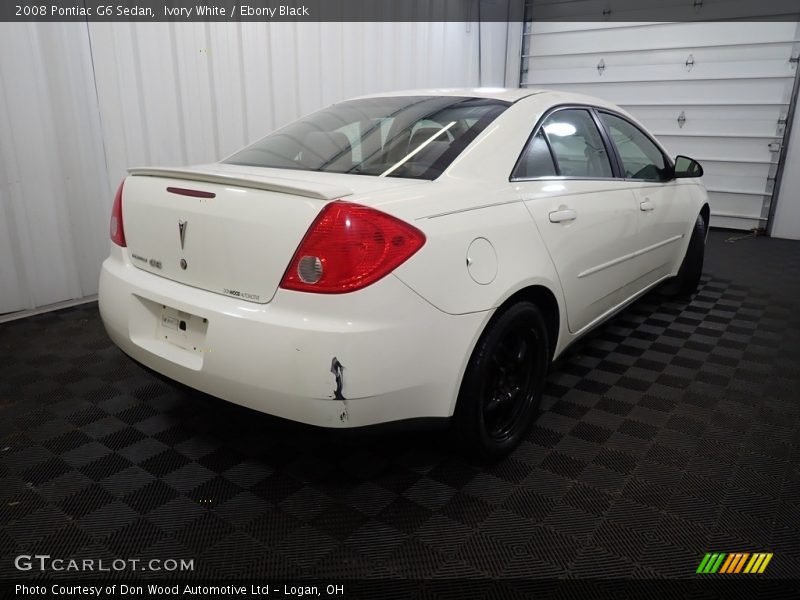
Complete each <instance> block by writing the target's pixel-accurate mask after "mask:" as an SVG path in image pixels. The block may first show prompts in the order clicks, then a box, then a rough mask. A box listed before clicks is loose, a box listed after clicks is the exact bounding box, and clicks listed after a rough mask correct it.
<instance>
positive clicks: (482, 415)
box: [455, 301, 550, 458]
mask: <svg viewBox="0 0 800 600" xmlns="http://www.w3.org/2000/svg"><path fill="white" fill-rule="evenodd" d="M549 360H550V353H549V342H548V337H547V327H546V326H545V322H544V318H543V317H542V314H541V312H540V311H539V309H538V308H537V306H536V305H535V304H533V303H531V302H527V301H524V302H518V303H517V304H514V305H512V306H510V307H509V308H507V309H506V310H504V311H503V312H502V313H501V314H500V315H498V316H496V317H495V319H494V320H493V321H492V322H491V323H490V324H489V326H488V327H487V329H486V331H484V333H483V335H482V336H481V339H480V340H479V341H478V344H477V346H476V347H475V350H474V351H473V353H472V356H471V358H470V362H469V364H468V365H467V370H466V373H465V375H464V380H463V381H462V383H461V390H460V392H459V396H458V403H457V405H456V414H455V421H456V427H457V428H458V431H459V434H460V435H461V437H462V439H463V441H465V442H467V443H468V445H469V446H470V447H471V448H472V449H473V450H477V451H478V453H480V454H482V455H483V456H485V457H488V458H500V457H502V456H505V455H506V454H508V453H509V452H510V451H511V450H513V449H514V447H516V445H517V444H519V443H520V441H522V439H523V437H524V436H525V433H526V432H527V431H528V428H529V426H530V424H531V423H532V421H533V419H534V417H535V415H536V412H537V410H538V407H539V403H540V401H541V396H542V390H543V389H544V383H545V377H546V375H547V367H548V363H549Z"/></svg>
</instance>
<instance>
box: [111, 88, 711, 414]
mask: <svg viewBox="0 0 800 600" xmlns="http://www.w3.org/2000/svg"><path fill="white" fill-rule="evenodd" d="M406 94H409V93H408V92H397V93H394V94H381V96H388V95H397V96H402V95H406ZM413 94H414V95H459V96H466V97H487V98H498V99H505V100H508V101H511V102H513V104H512V105H511V106H510V107H509V108H508V109H507V110H505V112H503V113H502V114H500V115H499V116H498V117H497V118H496V119H495V120H494V121H493V122H492V123H491V124H490V125H489V126H488V127H487V128H486V129H485V130H484V131H483V132H482V133H480V134H479V135H478V136H477V138H475V139H474V140H473V141H472V142H471V143H470V144H469V145H468V146H467V148H466V149H465V150H464V151H463V152H461V154H460V155H459V156H458V157H457V158H456V159H455V160H454V161H453V162H452V163H451V164H450V165H449V167H448V168H447V169H446V170H445V172H444V173H443V174H442V175H441V176H440V177H438V178H437V179H435V180H433V181H426V180H417V179H403V178H391V177H375V176H365V175H350V174H340V173H325V172H311V171H287V170H285V169H272V168H259V167H243V166H236V165H230V164H221V163H220V164H213V165H202V166H198V167H193V168H189V169H137V170H132V172H131V175H129V176H128V178H127V179H126V181H125V184H124V194H123V203H122V213H123V217H124V219H123V220H124V224H125V233H126V238H127V247H119V246H116V245H114V244H112V251H111V254H110V256H109V258H108V259H107V260H106V261H105V262H104V264H103V269H102V273H101V278H100V292H99V301H100V312H101V317H102V319H103V322H104V324H105V326H106V329H107V331H108V333H109V335H110V337H111V338H112V340H113V341H114V343H116V344H117V345H118V346H119V347H120V348H121V349H122V350H123V351H125V352H126V353H127V354H129V355H130V356H132V357H133V358H134V359H136V360H138V361H139V362H141V363H142V364H144V365H146V366H148V367H150V368H152V369H154V370H155V371H157V372H159V373H162V374H164V375H166V376H168V377H170V378H172V379H175V380H177V381H180V382H182V383H184V384H186V385H188V386H191V387H193V388H196V389H199V390H202V391H204V392H207V393H209V394H212V395H215V396H218V397H220V398H223V399H226V400H228V401H231V402H234V403H237V404H241V405H244V406H247V407H250V408H253V409H256V410H260V411H263V412H267V413H270V414H274V415H277V416H280V417H284V418H288V419H292V420H296V421H301V422H305V423H310V424H314V425H320V426H326V427H357V426H363V425H372V424H376V423H382V422H388V421H398V420H404V419H412V418H418V417H448V416H451V415H452V414H453V411H454V408H455V403H456V399H457V396H458V391H459V386H460V383H461V379H462V377H463V374H464V371H465V368H466V365H467V363H468V361H469V358H470V355H471V353H472V350H473V348H474V347H475V344H476V343H477V340H478V339H479V337H480V335H481V333H482V332H483V330H484V328H485V326H486V324H487V323H488V322H489V321H490V319H491V317H492V315H493V314H495V311H496V310H497V309H498V307H500V306H502V305H503V303H504V302H506V301H507V300H508V299H509V298H510V297H512V296H513V295H514V294H517V293H519V292H521V291H524V290H528V289H531V288H532V287H536V288H537V289H540V290H546V291H547V293H548V294H549V295H550V296H551V297H552V298H553V299H554V301H555V303H556V304H557V307H558V308H557V321H558V323H557V337H556V339H555V340H554V344H553V348H552V351H553V352H552V353H553V356H554V357H555V356H558V355H559V354H560V353H561V352H562V351H563V350H564V348H566V347H567V346H568V345H569V344H570V343H571V342H573V341H574V340H575V339H577V338H578V337H580V335H582V334H583V333H585V332H586V331H587V330H588V329H590V328H591V327H593V326H595V325H596V324H597V323H599V322H601V321H602V320H604V319H605V318H607V317H608V316H609V315H611V314H613V313H614V312H615V311H618V310H619V309H621V308H622V307H624V306H626V305H627V304H629V303H630V302H632V301H633V300H634V299H635V298H637V297H638V296H640V295H641V294H643V293H645V292H646V291H647V290H648V289H651V288H652V287H653V286H654V285H656V284H658V283H659V282H661V281H663V280H664V279H666V278H668V277H670V276H673V275H675V274H676V273H677V270H678V267H679V265H680V263H681V260H682V258H683V256H684V254H685V252H686V248H687V245H688V240H689V236H690V235H691V232H692V230H693V227H694V223H695V220H696V218H697V215H698V214H699V212H700V210H701V208H702V207H703V205H704V204H705V203H707V196H706V193H705V190H704V188H703V187H702V184H700V183H699V182H698V181H697V180H689V179H683V180H673V181H671V182H668V183H666V184H652V183H647V182H642V181H630V180H624V179H606V180H589V179H584V180H578V179H569V178H543V179H534V180H529V181H512V180H511V177H510V176H511V172H512V169H513V167H514V165H515V163H516V161H517V159H518V157H519V156H520V153H521V151H522V149H523V148H524V146H525V144H526V143H527V141H528V139H529V137H530V135H531V132H532V130H533V127H534V125H535V124H536V123H537V121H539V119H540V118H541V117H542V116H543V115H544V114H545V113H546V112H547V111H548V110H549V109H551V108H552V107H553V106H557V105H560V104H586V105H591V106H596V107H603V108H608V109H611V110H615V111H616V112H618V113H620V114H623V115H626V116H628V118H629V119H630V120H631V121H633V122H636V121H635V120H634V119H632V118H630V116H629V115H627V114H626V113H625V112H624V111H622V110H620V109H618V108H617V107H615V106H614V105H611V104H608V103H605V102H603V101H600V100H597V99H594V98H588V97H584V96H579V95H576V94H562V93H554V92H547V93H541V92H536V91H535V90H499V91H486V90H479V91H476V90H426V91H414V92H413ZM168 186H171V187H178V188H187V187H188V188H191V189H193V190H200V191H205V192H209V193H214V194H216V196H215V198H213V199H208V198H193V197H186V196H179V195H173V194H170V193H168V192H166V191H165V188H166V187H168ZM339 198H344V199H345V200H347V201H349V202H354V203H358V204H362V205H366V206H370V207H373V208H376V209H378V210H380V211H383V212H386V213H388V214H390V215H392V216H394V217H397V218H399V219H401V220H403V221H406V222H408V223H411V224H413V225H414V226H415V227H416V228H418V229H419V230H421V231H422V232H423V233H424V234H425V236H426V238H427V239H426V243H425V244H424V246H423V247H422V248H421V249H420V250H419V251H418V252H417V253H416V254H415V255H413V256H412V257H411V258H410V259H409V260H407V261H406V262H405V263H403V264H401V265H400V266H399V267H398V268H396V269H395V270H394V272H393V273H392V274H390V275H388V276H386V277H384V278H383V279H381V280H379V281H378V282H376V283H374V284H372V285H370V286H368V287H366V288H364V289H361V290H359V291H356V292H350V293H345V294H339V295H329V294H313V293H303V292H295V291H288V290H285V289H282V288H280V287H279V283H280V281H281V278H282V276H283V273H284V272H285V270H286V268H287V266H288V264H289V262H290V260H291V258H292V256H293V254H294V253H295V250H296V249H297V247H298V244H299V243H300V241H301V239H302V238H303V236H304V234H305V232H306V231H307V229H308V227H309V225H310V224H311V223H312V221H314V219H315V217H316V216H317V214H318V213H319V212H320V210H322V208H323V207H324V206H325V205H326V204H328V203H329V202H331V201H334V200H336V199H339ZM645 202H647V203H649V204H648V205H647V206H648V207H649V206H650V205H652V207H653V210H642V209H641V205H642V203H645ZM565 209H569V210H574V211H575V213H576V218H575V219H574V220H569V221H562V222H555V223H554V222H551V219H550V213H552V212H554V211H559V210H565ZM179 221H188V226H187V227H188V229H187V230H186V240H185V247H184V248H181V247H180V245H178V243H177V240H178V222H179ZM181 258H183V259H185V260H186V261H187V262H188V268H182V267H181V263H180V260H181ZM150 259H154V260H155V261H156V263H159V264H160V267H159V265H155V266H154V265H152V264H151V263H150ZM242 294H245V295H244V296H242ZM164 307H167V308H164ZM170 311H173V312H170ZM175 311H180V313H179V314H185V315H192V316H194V317H196V318H197V320H191V321H189V322H190V323H193V324H194V325H192V326H191V327H190V328H189V330H188V331H177V330H175V329H174V327H173V326H174V323H172V321H171V319H172V317H170V316H169V315H174V314H175ZM203 319H206V321H205V322H204V321H202V320H203ZM165 328H167V329H165ZM165 334H166V335H165ZM198 344H199V347H197V345H198ZM334 360H335V361H338V363H339V364H340V365H341V366H342V369H341V371H340V372H339V375H340V377H341V380H342V381H341V382H337V373H336V369H335V368H334ZM339 383H343V385H341V386H340V388H339V389H337V385H338V384H339Z"/></svg>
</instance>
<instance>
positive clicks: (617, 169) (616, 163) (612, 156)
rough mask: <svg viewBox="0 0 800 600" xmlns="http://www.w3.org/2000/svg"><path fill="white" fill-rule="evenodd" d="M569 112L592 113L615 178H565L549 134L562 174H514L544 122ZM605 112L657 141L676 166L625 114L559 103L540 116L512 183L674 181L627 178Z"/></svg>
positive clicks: (510, 177)
mask: <svg viewBox="0 0 800 600" xmlns="http://www.w3.org/2000/svg"><path fill="white" fill-rule="evenodd" d="M569 109H579V110H586V111H588V112H589V114H590V115H591V117H592V120H593V121H594V124H595V127H597V130H598V131H599V132H600V137H601V139H602V140H603V145H604V146H605V149H606V154H608V158H609V162H610V163H611V172H612V174H613V175H612V176H611V177H576V176H567V175H561V174H560V172H561V169H560V167H559V165H558V161H557V160H556V158H555V156H554V155H553V148H552V147H551V146H550V140H548V139H547V135H545V136H544V139H545V141H546V142H547V148H548V150H550V158H551V159H552V160H553V165H554V166H555V168H556V172H557V173H559V175H543V176H541V177H516V176H515V175H514V173H515V172H516V171H517V168H518V167H519V164H520V162H521V161H522V159H523V157H524V155H525V151H526V150H527V149H528V146H529V145H530V144H531V143H532V142H533V138H534V137H535V136H536V134H537V133H539V130H540V129H541V128H542V125H543V124H544V122H545V121H546V120H547V119H548V118H549V117H550V116H551V115H553V114H555V113H557V112H559V111H562V110H569ZM601 112H605V113H608V114H610V115H613V116H615V117H618V118H620V119H622V120H623V121H626V122H628V123H629V124H630V125H632V126H633V127H635V128H636V129H637V130H638V131H641V132H642V133H643V134H644V136H645V137H646V138H647V139H649V140H650V141H651V142H653V143H654V144H655V146H656V148H658V150H659V151H660V152H661V155H662V156H663V157H664V159H665V162H666V164H667V165H668V166H669V167H671V168H674V167H675V165H674V164H673V162H672V159H671V158H670V156H669V154H667V152H666V151H665V150H664V147H663V146H662V145H661V144H660V143H658V141H656V140H655V139H654V138H653V136H651V135H650V134H649V133H647V132H646V131H644V130H642V128H641V127H640V126H639V125H637V124H636V123H634V122H632V121H631V120H630V119H629V118H627V117H626V116H625V115H622V114H620V113H618V112H617V111H615V110H613V109H610V108H605V107H599V106H595V105H593V104H581V103H574V102H571V103H567V104H557V105H555V106H551V107H550V108H549V109H547V110H546V111H545V112H544V114H542V116H541V117H539V120H538V121H537V122H536V124H535V125H534V127H533V129H532V130H531V133H530V134H529V135H528V139H527V140H526V141H525V144H523V146H522V150H521V151H520V153H519V156H518V157H517V160H516V161H515V162H514V166H513V167H512V169H511V173H510V174H509V176H508V181H509V182H512V183H516V182H525V181H552V180H561V181H571V180H575V181H629V182H645V183H666V182H668V181H671V179H664V180H662V179H631V178H629V177H625V176H623V173H625V170H624V168H623V165H622V159H621V158H620V155H619V151H618V150H617V146H616V144H614V141H613V140H612V139H611V136H610V134H609V132H608V130H607V129H606V126H605V124H604V123H603V121H602V120H601V119H600V114H599V113H601Z"/></svg>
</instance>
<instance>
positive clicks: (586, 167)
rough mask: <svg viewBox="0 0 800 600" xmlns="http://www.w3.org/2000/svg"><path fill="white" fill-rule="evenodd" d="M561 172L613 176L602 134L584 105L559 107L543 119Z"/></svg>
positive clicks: (587, 175)
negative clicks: (578, 107) (568, 107)
mask: <svg viewBox="0 0 800 600" xmlns="http://www.w3.org/2000/svg"><path fill="white" fill-rule="evenodd" d="M541 130H542V131H544V134H545V135H546V136H547V140H548V141H549V142H550V148H552V150H553V155H554V157H555V161H556V168H557V169H558V174H559V175H561V176H563V177H589V178H606V177H613V176H614V175H613V171H612V170H611V161H610V160H609V158H608V153H607V152H606V147H605V144H603V138H602V137H600V132H599V131H598V130H597V126H596V125H595V122H594V119H593V118H592V115H591V114H590V113H589V111H587V110H583V109H566V110H559V111H557V112H555V113H553V114H552V115H550V116H549V117H547V119H546V120H545V121H544V123H543V124H542V128H541Z"/></svg>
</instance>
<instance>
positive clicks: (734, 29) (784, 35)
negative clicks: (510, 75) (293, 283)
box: [530, 21, 795, 56]
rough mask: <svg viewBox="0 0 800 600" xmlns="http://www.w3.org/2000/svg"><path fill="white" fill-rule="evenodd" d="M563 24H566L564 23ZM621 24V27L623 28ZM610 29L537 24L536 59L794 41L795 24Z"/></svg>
mask: <svg viewBox="0 0 800 600" xmlns="http://www.w3.org/2000/svg"><path fill="white" fill-rule="evenodd" d="M560 25H564V24H563V23H562V24H560ZM620 25H621V26H620ZM620 25H618V26H616V27H609V28H607V29H594V28H589V27H587V28H584V29H581V30H578V31H557V32H548V29H551V28H552V24H550V23H534V25H533V28H532V29H531V34H530V35H532V36H535V37H536V43H535V44H533V45H532V46H531V51H530V54H532V55H534V56H543V55H545V56H546V55H562V54H577V53H597V52H604V53H608V52H620V51H641V50H643V49H645V48H646V49H648V50H649V49H654V50H664V49H666V48H695V47H700V48H703V47H709V46H730V45H731V44H735V45H737V46H740V47H741V46H746V45H747V44H763V43H765V42H769V43H773V44H774V43H780V42H794V39H795V38H794V35H795V24H794V23H792V22H790V21H787V22H783V23H781V22H773V23H747V22H738V23H736V22H728V23H644V24H637V23H622V24H620Z"/></svg>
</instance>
